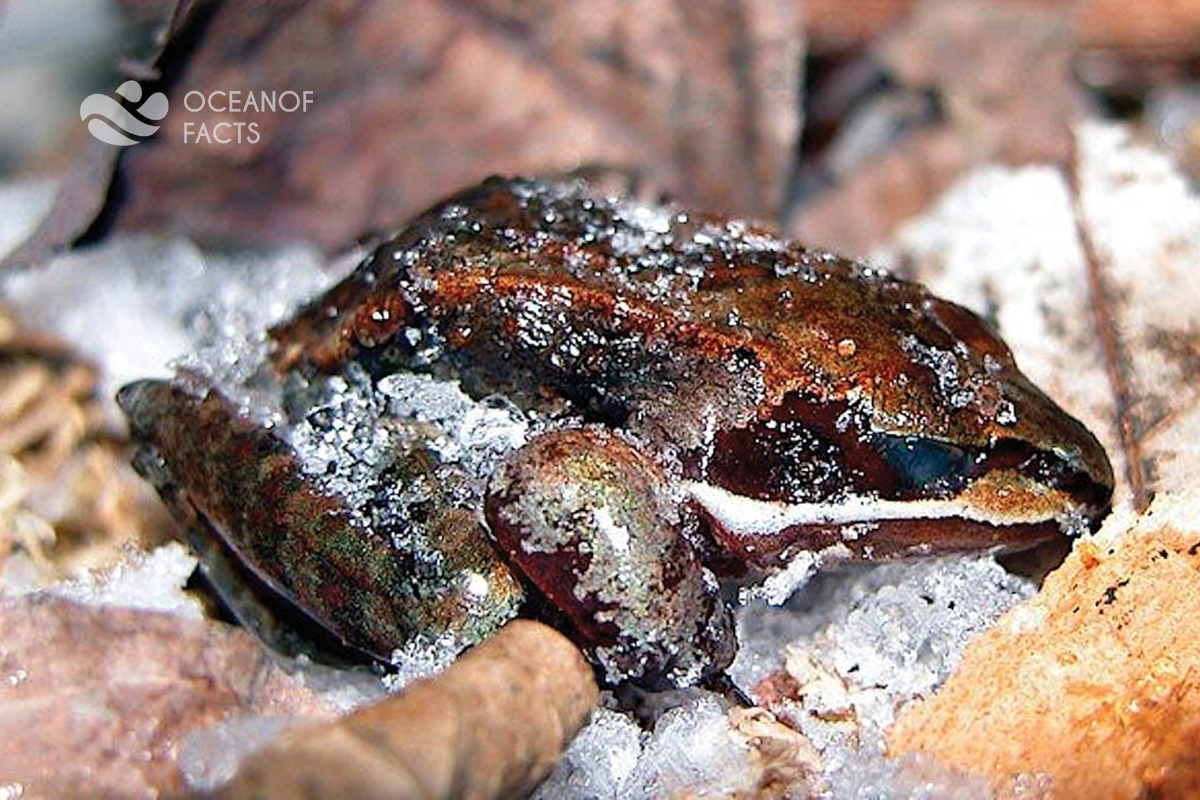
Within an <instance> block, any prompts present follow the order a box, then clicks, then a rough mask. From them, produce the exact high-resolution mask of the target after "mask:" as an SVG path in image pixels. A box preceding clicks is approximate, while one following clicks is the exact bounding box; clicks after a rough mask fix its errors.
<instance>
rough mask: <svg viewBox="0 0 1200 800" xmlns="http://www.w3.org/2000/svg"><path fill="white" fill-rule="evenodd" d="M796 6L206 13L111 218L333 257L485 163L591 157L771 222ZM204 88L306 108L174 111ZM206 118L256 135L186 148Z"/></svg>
mask: <svg viewBox="0 0 1200 800" xmlns="http://www.w3.org/2000/svg"><path fill="white" fill-rule="evenodd" d="M797 11H798V9H797V7H796V4H795V3H794V2H792V0H738V1H737V2H732V3H728V2H718V0H705V2H698V3H687V4H675V3H668V2H665V0H663V1H662V2H657V1H656V2H650V3H643V4H640V5H639V6H638V7H637V10H636V12H634V11H633V9H632V8H631V7H629V6H628V5H627V4H625V3H620V2H616V0H609V1H606V2H576V3H570V4H551V3H534V4H526V3H508V2H503V0H492V1H490V2H489V1H488V0H478V1H477V2H468V1H465V0H416V2H411V3H404V4H394V3H387V2H382V1H381V0H375V1H374V2H365V3H348V2H340V1H339V0H312V1H311V2H303V1H302V0H291V1H290V2H289V1H287V0H276V2H271V3H256V4H233V3H228V4H223V5H221V6H220V7H218V8H216V9H215V10H214V11H213V13H212V14H211V15H209V16H208V17H207V18H206V19H205V21H204V25H203V35H202V36H201V37H200V38H199V41H198V42H196V43H194V44H195V46H194V50H192V51H191V52H190V53H188V54H187V55H186V59H185V60H184V64H183V66H182V69H181V72H180V74H179V77H178V79H177V80H176V81H175V83H174V85H173V87H172V88H171V89H170V91H169V92H168V96H169V99H170V103H171V108H172V113H171V114H170V115H169V116H168V117H167V118H166V120H165V122H164V129H163V130H162V131H160V132H159V134H158V135H157V136H156V137H155V138H154V139H153V140H151V141H149V142H147V143H146V144H143V145H139V146H138V147H136V148H130V151H129V152H128V153H127V154H126V155H125V158H124V160H123V162H122V167H121V174H122V176H123V194H122V195H121V197H120V198H114V202H116V203H117V204H116V205H115V206H114V207H113V208H112V214H113V216H114V220H115V224H116V226H117V227H118V228H140V227H154V226H162V227H171V228H173V229H175V230H180V231H183V232H186V233H188V234H190V235H192V236H194V237H196V238H199V239H201V240H207V241H214V240H216V241H226V242H228V241H238V242H243V243H247V242H259V243H261V242H282V241H293V240H295V239H307V240H312V241H316V242H317V243H319V244H321V245H324V246H327V247H338V246H342V245H344V244H345V243H346V242H348V241H351V240H352V239H354V238H355V237H356V236H359V235H361V234H363V233H364V232H367V231H374V230H383V229H388V228H391V227H393V226H395V225H397V224H398V223H400V222H401V221H403V220H404V219H406V218H408V217H409V216H411V215H412V214H413V213H415V212H417V211H419V210H420V209H421V208H423V207H424V206H426V205H427V204H430V203H432V202H434V201H436V200H438V199H440V197H442V196H443V195H445V194H448V193H449V192H451V191H453V190H455V189H458V188H459V187H461V186H464V185H468V184H471V183H474V182H476V181H478V180H479V179H480V178H482V177H483V176H485V175H487V174H489V173H494V172H502V173H547V172H554V171H561V170H571V169H575V168H579V167H586V166H591V165H605V166H611V167H616V168H621V169H626V170H630V171H633V172H635V173H641V174H644V175H645V176H646V177H647V179H649V180H650V182H651V183H652V184H654V185H656V186H660V187H666V188H668V189H669V190H671V191H672V192H673V193H675V194H677V195H678V196H679V197H681V198H682V199H684V200H686V201H688V202H690V203H693V204H695V205H696V206H698V207H701V208H706V209H711V210H721V209H736V210H738V211H740V212H743V213H752V214H763V215H772V214H774V213H775V212H776V211H777V209H778V208H779V205H780V203H781V201H782V196H783V192H784V187H785V185H786V181H787V178H788V171H789V168H790V166H791V160H792V149H793V147H794V145H795V143H796V141H797V137H798V130H799V119H798V114H799V97H798V94H799V71H800V63H801V58H802V54H801V39H800V33H799V19H798V14H797ZM298 54H303V56H302V57H297V55H298ZM172 57H175V58H182V57H183V56H182V54H180V53H175V52H173V51H170V50H169V51H168V53H167V55H166V58H167V59H171V58H172ZM218 89H221V90H232V89H239V90H241V91H243V92H250V91H253V92H259V91H268V92H269V91H276V92H283V91H285V90H289V89H291V90H296V91H310V92H312V103H311V106H310V107H309V108H308V110H307V111H306V112H296V113H282V112H275V113H271V112H263V113H244V114H228V113H218V112H213V111H211V110H208V109H206V110H203V111H198V112H195V113H192V112H188V111H185V110H183V103H184V96H185V93H187V92H194V91H199V92H204V93H208V92H211V91H213V90H218ZM188 102H189V104H190V105H191V106H192V107H195V105H196V103H197V100H196V99H195V97H194V96H193V97H192V99H191V100H189V101H188ZM219 104H220V103H218V105H219ZM222 121H227V122H244V123H247V124H249V123H252V122H253V123H256V124H257V125H258V135H259V137H260V138H259V141H258V143H255V144H252V143H249V142H248V141H247V142H244V143H243V144H241V145H238V144H236V143H234V144H213V143H211V142H210V143H204V142H200V143H197V142H196V134H195V131H197V130H198V129H199V125H201V124H204V125H206V126H207V128H208V129H210V130H211V129H212V127H213V126H214V125H215V124H217V123H219V122H222ZM189 123H190V130H192V134H191V136H190V139H191V141H189V142H188V143H184V136H185V129H184V126H185V125H188V124H189ZM230 133H232V131H230ZM248 138H249V134H247V139H248Z"/></svg>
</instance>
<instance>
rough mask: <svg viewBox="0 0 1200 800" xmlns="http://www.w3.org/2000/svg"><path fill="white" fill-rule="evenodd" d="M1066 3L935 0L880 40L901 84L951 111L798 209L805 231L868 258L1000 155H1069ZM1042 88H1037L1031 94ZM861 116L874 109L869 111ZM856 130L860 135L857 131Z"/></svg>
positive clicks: (879, 58)
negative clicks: (901, 226)
mask: <svg viewBox="0 0 1200 800" xmlns="http://www.w3.org/2000/svg"><path fill="white" fill-rule="evenodd" d="M1073 52H1074V41H1073V40H1072V37H1071V27H1070V19H1069V17H1068V16H1067V15H1066V14H1065V13H1064V11H1063V10H1062V9H1061V8H1056V7H1048V6H1035V5H1027V4H1002V3H996V2H994V1H993V0H970V2H962V0H926V1H925V2H922V3H920V4H919V5H917V6H916V7H915V8H914V9H913V10H912V12H911V13H910V14H909V15H907V16H906V17H905V18H904V19H903V20H902V21H901V22H900V23H899V24H897V26H896V27H895V29H894V30H892V31H891V32H890V33H889V34H888V35H887V36H886V37H884V38H882V39H880V40H879V41H878V42H876V43H875V44H874V45H873V47H872V52H871V56H870V58H871V59H872V60H873V62H875V63H878V64H879V65H880V66H881V67H882V68H883V69H884V71H885V73H886V74H887V75H888V76H889V77H890V78H891V80H893V81H895V82H896V84H897V88H896V89H895V90H892V91H891V92H888V93H885V94H883V95H881V96H879V97H876V98H874V100H873V101H872V102H874V103H875V104H880V103H887V102H894V101H895V98H896V97H897V96H908V95H918V96H921V95H925V94H932V95H933V96H935V97H936V98H937V99H938V104H939V107H940V109H941V118H940V119H939V120H938V121H936V122H934V123H932V124H929V125H927V126H925V127H923V128H919V129H918V130H916V131H914V132H912V133H909V134H907V135H902V136H901V137H900V138H899V140H898V141H896V142H894V143H892V145H891V146H889V147H887V148H886V149H883V150H882V151H881V152H879V153H878V154H877V155H876V156H875V157H869V158H866V159H865V160H863V161H862V163H861V164H859V166H858V168H857V170H856V171H855V172H853V173H852V174H850V175H848V176H842V177H841V178H840V183H839V184H838V185H836V186H835V187H834V188H833V189H832V190H830V191H827V192H825V193H823V194H820V195H817V196H816V197H815V198H814V199H813V200H812V201H810V202H808V203H805V204H803V205H801V206H799V208H798V209H797V210H796V214H795V216H794V217H793V219H792V220H791V222H790V223H789V230H790V231H792V232H793V233H794V234H795V235H796V236H797V237H799V238H801V239H803V240H805V241H811V242H815V243H818V244H821V245H823V246H826V247H829V248H832V249H834V250H837V251H841V252H847V253H850V254H852V255H859V256H862V255H866V254H867V253H868V252H870V250H871V248H872V247H875V246H878V245H879V244H881V243H882V242H883V241H885V240H886V239H887V238H888V237H889V236H890V235H891V234H892V233H893V232H894V231H895V229H896V228H897V226H898V225H899V224H900V223H901V222H903V221H904V220H906V219H910V218H911V217H912V216H913V215H914V214H916V213H918V212H920V211H922V210H924V209H925V208H926V207H928V206H929V205H930V204H931V203H932V202H933V200H934V199H935V198H936V197H937V196H938V195H939V194H941V193H942V192H943V191H944V190H945V189H947V188H948V187H949V186H950V185H951V184H952V183H953V182H954V181H955V180H956V179H957V178H958V177H960V176H961V175H962V174H964V173H965V172H967V171H968V170H970V169H972V168H975V167H979V166H981V165H984V164H989V163H994V162H999V163H1007V164H1023V163H1029V162H1038V163H1040V162H1057V161H1062V162H1065V161H1066V160H1067V157H1068V155H1069V153H1070V149H1071V129H1070V122H1071V120H1072V118H1073V116H1074V115H1075V113H1076V112H1077V111H1078V110H1079V108H1080V107H1081V103H1080V98H1079V89H1078V87H1077V86H1076V84H1075V81H1074V79H1073V77H1072V75H1071V71H1070V61H1071V57H1072V55H1073ZM1030 86H1037V91H1036V92H1031V91H1029V87H1030ZM859 113H860V115H861V114H862V113H863V112H859ZM846 135H847V136H852V137H853V136H857V135H861V134H860V132H859V131H857V130H855V129H851V130H850V131H849V132H848V133H847V134H846Z"/></svg>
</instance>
